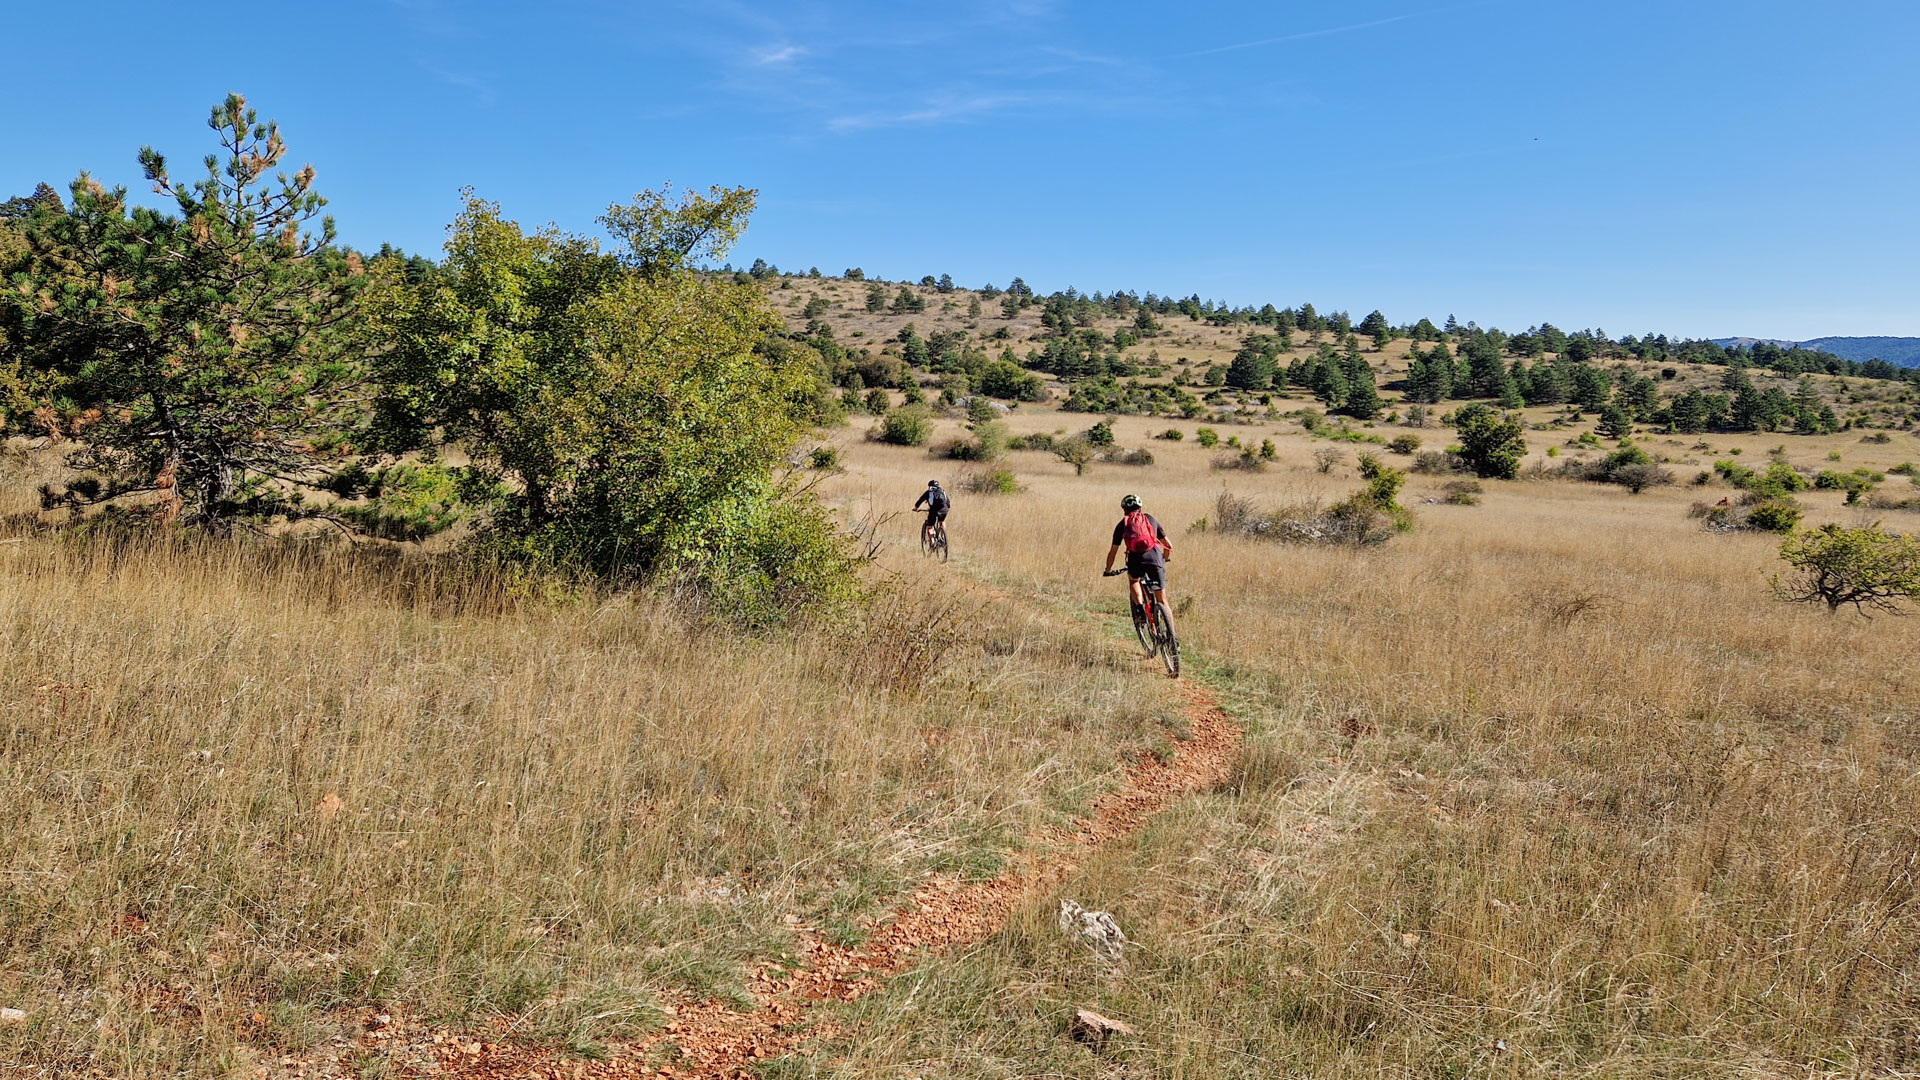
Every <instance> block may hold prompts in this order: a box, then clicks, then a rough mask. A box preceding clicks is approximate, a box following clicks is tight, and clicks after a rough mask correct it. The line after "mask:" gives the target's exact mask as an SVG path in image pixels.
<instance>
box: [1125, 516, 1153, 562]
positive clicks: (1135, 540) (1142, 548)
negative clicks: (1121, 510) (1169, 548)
mask: <svg viewBox="0 0 1920 1080" xmlns="http://www.w3.org/2000/svg"><path fill="white" fill-rule="evenodd" d="M1157 531H1158V530H1156V529H1155V528H1154V524H1153V519H1152V518H1150V517H1148V516H1147V512H1146V511H1145V510H1135V511H1133V512H1132V513H1130V514H1128V515H1127V516H1126V517H1123V518H1121V519H1120V539H1121V541H1122V542H1123V543H1125V544H1126V545H1127V554H1129V555H1145V554H1146V553H1147V552H1149V551H1152V550H1153V549H1154V548H1157V547H1159V546H1160V537H1159V536H1158V535H1156V533H1157Z"/></svg>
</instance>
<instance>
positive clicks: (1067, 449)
mask: <svg viewBox="0 0 1920 1080" xmlns="http://www.w3.org/2000/svg"><path fill="white" fill-rule="evenodd" d="M1053 453H1054V456H1056V457H1058V458H1059V459H1060V460H1061V461H1064V462H1066V463H1067V464H1069V465H1071V466H1073V475H1075V476H1079V475H1081V474H1083V473H1085V472H1086V471H1087V466H1088V465H1091V464H1092V463H1093V459H1094V455H1095V450H1094V448H1093V444H1092V443H1091V442H1088V441H1087V439H1086V437H1085V436H1084V435H1075V436H1074V437H1073V438H1071V439H1062V440H1060V441H1059V442H1056V443H1054V444H1053Z"/></svg>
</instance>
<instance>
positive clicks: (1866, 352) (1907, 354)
mask: <svg viewBox="0 0 1920 1080" xmlns="http://www.w3.org/2000/svg"><path fill="white" fill-rule="evenodd" d="M1713 340H1714V342H1715V343H1716V344H1720V345H1738V346H1742V347H1751V346H1754V345H1761V344H1766V345H1779V346H1782V347H1792V346H1795V345H1798V346H1799V347H1801V348H1805V349H1818V350H1820V351H1822V352H1829V353H1832V354H1833V355H1835V356H1838V357H1840V358H1841V359H1843V360H1851V361H1853V362H1854V363H1856V364H1864V363H1866V362H1867V361H1869V360H1885V361H1886V362H1887V363H1889V364H1895V365H1898V366H1900V367H1915V366H1920V338H1911V337H1823V338H1813V339H1812V340H1810V341H1798V342H1796V341H1778V340H1773V339H1768V338H1714V339H1713Z"/></svg>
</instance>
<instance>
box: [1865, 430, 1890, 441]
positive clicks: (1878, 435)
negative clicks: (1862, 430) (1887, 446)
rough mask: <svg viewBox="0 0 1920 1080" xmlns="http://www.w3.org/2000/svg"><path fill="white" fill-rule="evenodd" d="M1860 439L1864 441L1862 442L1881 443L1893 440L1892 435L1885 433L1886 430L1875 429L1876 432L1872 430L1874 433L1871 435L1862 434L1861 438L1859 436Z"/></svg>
mask: <svg viewBox="0 0 1920 1080" xmlns="http://www.w3.org/2000/svg"><path fill="white" fill-rule="evenodd" d="M1860 441H1861V442H1864V443H1882V444H1884V443H1890V442H1892V441H1893V438H1892V436H1890V435H1888V434H1887V433H1886V432H1884V431H1876V432H1874V433H1873V434H1871V435H1863V436H1861V438H1860Z"/></svg>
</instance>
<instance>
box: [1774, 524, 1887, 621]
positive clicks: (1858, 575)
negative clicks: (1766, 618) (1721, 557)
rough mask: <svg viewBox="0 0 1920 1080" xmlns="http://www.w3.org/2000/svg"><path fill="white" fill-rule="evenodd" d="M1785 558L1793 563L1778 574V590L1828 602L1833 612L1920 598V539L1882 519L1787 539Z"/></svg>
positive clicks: (1804, 600) (1794, 599) (1786, 596)
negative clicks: (1885, 525)
mask: <svg viewBox="0 0 1920 1080" xmlns="http://www.w3.org/2000/svg"><path fill="white" fill-rule="evenodd" d="M1780 557H1781V558H1782V559H1785V560H1786V562H1787V565H1788V567H1789V568H1790V569H1789V570H1788V571H1787V573H1786V575H1785V577H1784V578H1783V577H1782V576H1781V575H1779V574H1776V575H1774V577H1773V591H1774V595H1775V596H1778V597H1779V598H1780V599H1782V600H1785V601H1788V602H1791V603H1799V604H1811V603H1824V604H1826V605H1827V611H1828V613H1829V614H1832V613H1834V612H1837V611H1839V610H1840V605H1842V604H1852V605H1853V608H1854V610H1855V611H1857V612H1859V613H1860V614H1862V615H1864V614H1866V613H1867V611H1868V609H1872V610H1876V611H1887V612H1894V613H1898V612H1899V611H1900V603H1901V601H1903V600H1912V599H1915V598H1916V597H1920V538H1916V537H1912V536H1901V535H1899V534H1898V533H1889V532H1887V531H1886V530H1885V529H1882V528H1881V527H1880V526H1879V524H1878V523H1876V524H1872V525H1862V526H1857V527H1852V528H1849V527H1847V526H1844V525H1822V526H1820V527H1819V528H1818V529H1813V530H1810V531H1808V532H1804V533H1799V534H1797V535H1794V536H1790V537H1788V538H1787V541H1786V543H1784V544H1782V545H1780Z"/></svg>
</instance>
